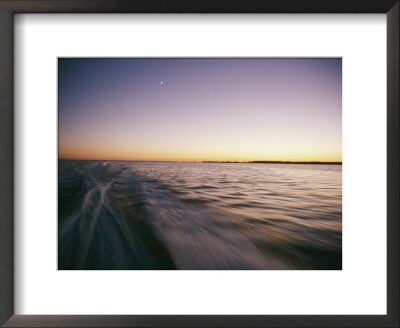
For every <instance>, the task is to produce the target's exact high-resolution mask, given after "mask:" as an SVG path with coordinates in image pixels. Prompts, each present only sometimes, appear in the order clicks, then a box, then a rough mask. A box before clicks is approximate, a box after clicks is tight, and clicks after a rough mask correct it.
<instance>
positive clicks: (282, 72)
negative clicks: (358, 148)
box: [58, 58, 342, 161]
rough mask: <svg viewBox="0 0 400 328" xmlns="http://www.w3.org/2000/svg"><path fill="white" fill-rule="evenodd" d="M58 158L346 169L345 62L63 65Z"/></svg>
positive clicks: (69, 61)
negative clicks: (321, 164)
mask: <svg viewBox="0 0 400 328" xmlns="http://www.w3.org/2000/svg"><path fill="white" fill-rule="evenodd" d="M58 83H59V87H58V114H59V117H58V119H59V158H64V159H120V160H167V161H168V160H176V161H207V160H210V161H211V160H218V161H253V160H283V161H286V160H288V161H341V160H342V61H341V59H340V58H339V59H338V58H324V59H322V58H321V59H287V58H282V59H273V58H252V59H251V58H247V59H244V58H242V59H241V58H235V59H234V58H231V59H228V58H226V59H207V58H203V59H200V58H193V59H192V58H187V59H183V58H180V59H172V58H171V59H168V58H164V59H162V58H146V59H145V58H126V59H114V58H102V59H100V58H99V59H89V58H88V59H82V58H60V59H59V60H58Z"/></svg>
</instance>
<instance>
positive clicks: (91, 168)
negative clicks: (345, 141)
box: [58, 160, 342, 270]
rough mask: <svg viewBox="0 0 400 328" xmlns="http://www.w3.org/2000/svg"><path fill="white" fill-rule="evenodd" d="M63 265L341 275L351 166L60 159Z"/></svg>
mask: <svg viewBox="0 0 400 328" xmlns="http://www.w3.org/2000/svg"><path fill="white" fill-rule="evenodd" d="M58 179H59V186H58V191H59V195H58V198H59V219H58V244H59V250H58V265H59V269H336V270H337V269H341V267H342V166H341V165H316V164H304V165H302V164H247V163H173V162H169V163H168V162H120V161H110V162H106V161H67V160H60V161H59V178H58Z"/></svg>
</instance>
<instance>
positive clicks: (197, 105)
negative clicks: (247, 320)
mask: <svg viewBox="0 0 400 328" xmlns="http://www.w3.org/2000/svg"><path fill="white" fill-rule="evenodd" d="M57 65H58V75H57V84H58V85H57V87H58V91H57V93H58V104H57V106H58V122H57V124H58V160H57V161H58V173H57V174H58V177H57V182H58V186H57V190H58V196H57V197H58V224H57V231H56V233H57V242H58V257H57V263H58V264H57V265H58V270H342V255H343V254H342V58H340V57H326V58H325V57H324V58H322V57H321V58H320V57H317V58H289V57H285V58H269V57H265V58H264V57H262V58H261V57H243V58H242V57H193V58H191V57H190V58H189V57H182V58H175V57H174V58H161V57H160V58H158V57H147V58H144V57H143V58H94V57H93V58H80V57H59V58H58V59H57Z"/></svg>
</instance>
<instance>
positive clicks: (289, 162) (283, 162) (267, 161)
mask: <svg viewBox="0 0 400 328" xmlns="http://www.w3.org/2000/svg"><path fill="white" fill-rule="evenodd" d="M58 160H63V161H110V162H111V161H113V162H118V161H120V162H121V161H122V162H158V163H159V162H161V163H164V162H165V163H225V164H229V163H231V164H235V163H238V164H240V163H242V164H268V163H269V164H274V163H275V164H343V162H342V161H314V160H313V161H283V160H255V161H213V160H210V161H194V160H192V161H184V160H170V161H168V160H132V159H79V158H60V157H59V158H58Z"/></svg>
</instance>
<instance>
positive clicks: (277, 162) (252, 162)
mask: <svg viewBox="0 0 400 328" xmlns="http://www.w3.org/2000/svg"><path fill="white" fill-rule="evenodd" d="M202 163H247V164H329V165H342V162H318V161H310V162H307V161H294V162H293V161H249V162H236V161H234V162H231V161H203V162H202Z"/></svg>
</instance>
